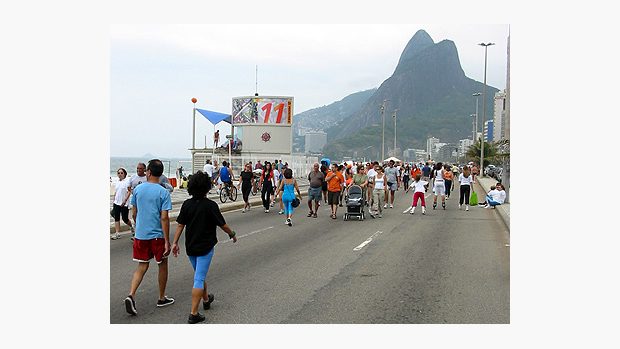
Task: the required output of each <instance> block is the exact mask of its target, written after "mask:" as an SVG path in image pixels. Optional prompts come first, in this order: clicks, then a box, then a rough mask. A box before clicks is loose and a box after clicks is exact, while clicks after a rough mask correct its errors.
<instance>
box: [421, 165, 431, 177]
mask: <svg viewBox="0 0 620 349" xmlns="http://www.w3.org/2000/svg"><path fill="white" fill-rule="evenodd" d="M430 174H431V168H430V167H429V166H424V167H422V175H423V176H424V177H428V176H429V175H430Z"/></svg>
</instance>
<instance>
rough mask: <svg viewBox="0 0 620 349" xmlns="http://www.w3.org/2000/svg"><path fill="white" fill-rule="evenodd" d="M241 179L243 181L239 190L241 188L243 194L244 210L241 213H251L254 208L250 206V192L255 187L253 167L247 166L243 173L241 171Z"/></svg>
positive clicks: (240, 182)
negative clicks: (251, 208)
mask: <svg viewBox="0 0 620 349" xmlns="http://www.w3.org/2000/svg"><path fill="white" fill-rule="evenodd" d="M239 177H240V178H241V181H239V184H238V186H237V189H239V187H241V194H243V210H242V211H241V212H242V213H245V211H249V210H250V207H251V206H252V205H250V199H249V198H250V191H251V190H252V187H253V186H254V172H252V165H250V164H245V167H244V168H243V171H241V174H240V175H239Z"/></svg>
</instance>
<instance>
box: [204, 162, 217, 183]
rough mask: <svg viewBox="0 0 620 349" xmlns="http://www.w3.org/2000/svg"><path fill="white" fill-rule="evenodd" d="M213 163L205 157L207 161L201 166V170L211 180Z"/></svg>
mask: <svg viewBox="0 0 620 349" xmlns="http://www.w3.org/2000/svg"><path fill="white" fill-rule="evenodd" d="M213 169H214V167H213V164H211V160H209V159H207V163H206V164H205V165H204V167H203V168H202V171H203V172H204V173H206V174H208V175H209V177H210V178H211V179H212V180H213Z"/></svg>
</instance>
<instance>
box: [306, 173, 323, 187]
mask: <svg viewBox="0 0 620 349" xmlns="http://www.w3.org/2000/svg"><path fill="white" fill-rule="evenodd" d="M308 181H310V187H311V188H320V187H321V186H322V185H323V181H325V175H324V174H323V172H321V171H317V172H314V171H310V173H308Z"/></svg>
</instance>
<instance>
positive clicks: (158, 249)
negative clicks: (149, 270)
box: [133, 238, 168, 264]
mask: <svg viewBox="0 0 620 349" xmlns="http://www.w3.org/2000/svg"><path fill="white" fill-rule="evenodd" d="M165 250H166V240H164V238H157V239H151V240H139V239H134V241H133V260H134V261H136V262H146V263H148V262H149V261H150V260H151V258H153V257H155V262H157V264H160V263H161V262H163V261H164V258H168V256H164V251H165Z"/></svg>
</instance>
